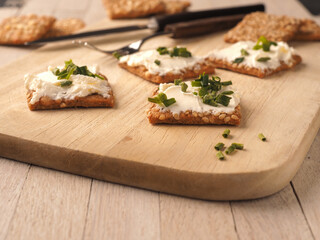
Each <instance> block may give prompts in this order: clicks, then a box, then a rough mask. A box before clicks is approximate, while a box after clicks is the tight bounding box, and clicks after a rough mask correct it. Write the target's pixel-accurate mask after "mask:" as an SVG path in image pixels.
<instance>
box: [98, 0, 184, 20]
mask: <svg viewBox="0 0 320 240" xmlns="http://www.w3.org/2000/svg"><path fill="white" fill-rule="evenodd" d="M102 2H103V4H104V6H105V8H106V9H107V12H108V16H109V17H110V18H111V19H119V18H137V17H145V16H149V15H153V14H163V13H164V14H173V13H179V12H182V11H184V10H185V9H186V8H188V7H189V6H190V2H189V1H179V0H152V1H151V0H102Z"/></svg>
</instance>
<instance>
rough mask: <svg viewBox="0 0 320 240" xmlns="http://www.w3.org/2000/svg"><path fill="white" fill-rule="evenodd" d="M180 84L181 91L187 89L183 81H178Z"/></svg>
mask: <svg viewBox="0 0 320 240" xmlns="http://www.w3.org/2000/svg"><path fill="white" fill-rule="evenodd" d="M180 86H181V91H182V92H186V91H187V88H188V85H187V84H186V83H184V82H182V83H180Z"/></svg>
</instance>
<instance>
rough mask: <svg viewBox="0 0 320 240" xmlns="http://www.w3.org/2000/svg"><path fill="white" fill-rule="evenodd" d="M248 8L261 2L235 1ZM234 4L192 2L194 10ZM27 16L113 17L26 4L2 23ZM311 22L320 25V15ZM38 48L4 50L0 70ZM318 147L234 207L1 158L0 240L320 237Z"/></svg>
mask: <svg viewBox="0 0 320 240" xmlns="http://www.w3.org/2000/svg"><path fill="white" fill-rule="evenodd" d="M259 2H261V1H259ZM262 2H263V1H262ZM264 2H265V4H266V10H267V12H269V13H275V14H287V15H291V16H295V17H312V16H311V15H310V14H309V12H308V11H307V10H306V9H305V8H304V7H303V6H302V5H301V4H300V3H299V2H298V1H296V0H283V1H277V0H269V1H267V0H266V1H264ZM246 3H256V1H251V0H239V1H237V4H238V5H243V4H246ZM234 4H235V2H234V1H232V0H228V1H226V0H216V1H212V0H201V1H200V0H194V1H193V5H192V7H191V9H192V10H200V9H206V8H208V7H217V8H218V7H227V6H232V5H234ZM27 13H39V14H50V15H54V16H56V17H58V18H62V17H79V18H82V19H83V20H84V21H85V22H86V23H87V24H88V25H89V24H92V23H94V22H97V21H99V20H101V19H103V18H106V17H107V15H106V13H105V11H104V8H103V7H102V3H101V0H81V1H78V0H57V1H49V0H25V1H24V4H23V6H22V7H20V8H18V7H10V8H9V7H4V8H0V20H1V19H3V18H5V17H7V16H14V15H21V14H27ZM313 18H314V19H315V20H316V21H317V22H318V23H319V24H320V16H318V17H313ZM33 50H34V48H33V49H30V48H29V49H25V48H16V47H3V46H1V47H0V66H4V65H5V64H8V63H10V62H12V61H14V60H15V59H17V58H19V57H21V56H23V55H25V54H28V53H30V52H31V51H33ZM17 67H19V66H17ZM319 146H320V132H318V135H317V137H316V139H315V140H314V142H313V144H312V146H311V148H310V150H309V152H308V154H307V156H306V158H305V160H304V163H303V165H302V166H301V168H300V170H299V172H298V173H297V175H296V176H295V178H294V179H293V180H292V182H291V183H290V185H288V186H287V187H286V188H285V189H283V190H282V191H280V192H279V193H277V194H275V195H273V196H270V197H267V198H263V199H258V200H251V201H231V202H209V201H200V200H194V199H188V198H182V197H177V196H172V195H167V194H162V193H157V192H151V191H145V190H141V189H136V188H132V187H126V186H122V185H118V184H112V183H107V182H102V181H97V180H94V179H90V178H85V177H80V176H75V175H71V174H67V173H63V172H58V171H54V170H49V169H44V168H41V167H37V166H32V165H28V164H24V163H20V162H16V161H12V160H9V159H4V158H0V212H1V214H0V239H320V201H319V200H320V178H319V175H320V148H319Z"/></svg>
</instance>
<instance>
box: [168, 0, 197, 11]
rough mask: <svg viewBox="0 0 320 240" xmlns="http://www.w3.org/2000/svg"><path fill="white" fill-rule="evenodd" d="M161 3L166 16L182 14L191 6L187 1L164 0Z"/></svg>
mask: <svg viewBox="0 0 320 240" xmlns="http://www.w3.org/2000/svg"><path fill="white" fill-rule="evenodd" d="M163 2H164V5H165V13H166V14H174V13H180V12H183V11H185V10H186V9H187V8H188V7H190V5H191V3H190V2H189V1H177V0H164V1H163Z"/></svg>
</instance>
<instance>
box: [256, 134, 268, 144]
mask: <svg viewBox="0 0 320 240" xmlns="http://www.w3.org/2000/svg"><path fill="white" fill-rule="evenodd" d="M258 137H259V138H260V139H261V141H263V142H265V141H267V138H266V137H265V136H264V135H263V133H259V134H258Z"/></svg>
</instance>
